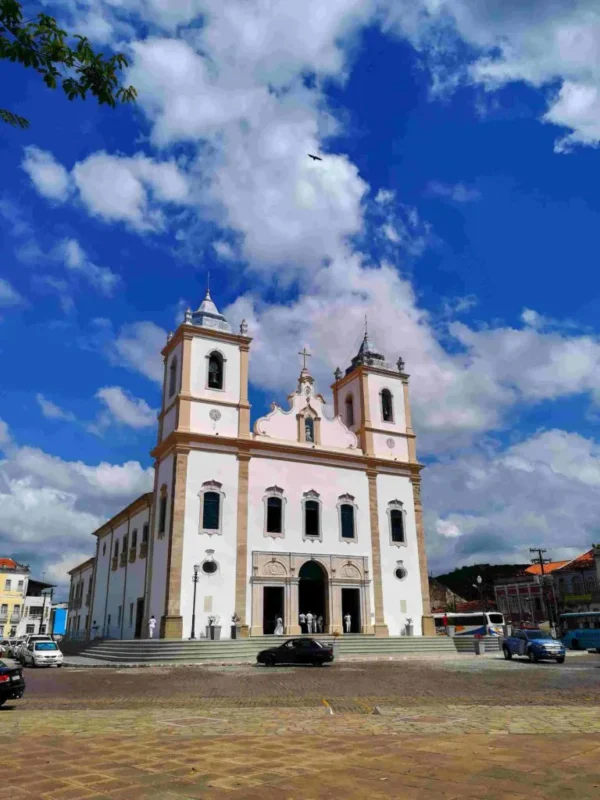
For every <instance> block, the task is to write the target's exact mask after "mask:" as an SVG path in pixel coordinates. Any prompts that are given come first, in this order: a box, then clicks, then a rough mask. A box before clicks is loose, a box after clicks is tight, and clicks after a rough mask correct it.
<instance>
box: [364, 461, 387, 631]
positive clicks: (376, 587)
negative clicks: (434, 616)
mask: <svg viewBox="0 0 600 800" xmlns="http://www.w3.org/2000/svg"><path fill="white" fill-rule="evenodd" d="M367 478H368V480H369V515H370V519H371V553H372V557H371V562H372V571H371V574H372V575H373V594H374V598H375V631H374V632H375V636H389V635H390V632H389V630H388V626H387V625H386V624H385V616H384V612H383V583H382V577H381V540H380V537H379V501H378V498H377V470H376V469H369V470H367Z"/></svg>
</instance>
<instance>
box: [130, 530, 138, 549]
mask: <svg viewBox="0 0 600 800" xmlns="http://www.w3.org/2000/svg"><path fill="white" fill-rule="evenodd" d="M131 547H132V548H134V547H137V528H134V529H133V531H132V532H131Z"/></svg>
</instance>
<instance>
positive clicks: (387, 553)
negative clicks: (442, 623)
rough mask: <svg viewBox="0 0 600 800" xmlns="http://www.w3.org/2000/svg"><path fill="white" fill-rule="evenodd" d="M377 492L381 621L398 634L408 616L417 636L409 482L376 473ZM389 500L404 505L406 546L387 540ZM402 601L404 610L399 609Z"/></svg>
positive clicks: (418, 600) (419, 610)
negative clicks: (400, 567)
mask: <svg viewBox="0 0 600 800" xmlns="http://www.w3.org/2000/svg"><path fill="white" fill-rule="evenodd" d="M377 495H378V503H379V534H380V542H381V566H382V570H381V572H382V576H381V577H382V587H383V607H384V614H385V622H386V624H387V626H388V628H389V632H390V636H398V635H400V633H401V631H402V629H403V628H404V626H405V624H406V621H407V619H408V618H409V617H410V618H411V619H412V625H413V626H414V633H415V634H416V635H420V634H421V617H422V614H423V601H422V596H421V578H420V574H419V552H418V547H417V529H416V524H415V509H414V501H413V491H412V484H411V482H410V480H409V478H407V477H404V476H395V475H382V474H380V475H378V476H377ZM392 500H399V501H400V502H401V503H402V504H403V506H404V510H405V538H406V546H404V545H403V546H400V547H398V546H396V545H392V544H391V543H390V525H389V517H388V514H387V506H388V503H389V502H390V501H392ZM398 561H402V562H403V566H404V569H405V570H406V577H404V578H403V579H402V580H398V578H396V575H395V571H396V568H397V567H398V564H397V562H398ZM404 603H406V606H405V608H406V611H403V608H404Z"/></svg>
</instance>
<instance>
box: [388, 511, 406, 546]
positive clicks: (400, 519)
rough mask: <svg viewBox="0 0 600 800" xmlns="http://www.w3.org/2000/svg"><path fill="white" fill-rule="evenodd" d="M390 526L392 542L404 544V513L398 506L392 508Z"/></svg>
mask: <svg viewBox="0 0 600 800" xmlns="http://www.w3.org/2000/svg"><path fill="white" fill-rule="evenodd" d="M390 527H391V530H392V542H396V543H397V544H404V514H403V512H402V511H400V510H399V509H397V508H392V510H391V511H390Z"/></svg>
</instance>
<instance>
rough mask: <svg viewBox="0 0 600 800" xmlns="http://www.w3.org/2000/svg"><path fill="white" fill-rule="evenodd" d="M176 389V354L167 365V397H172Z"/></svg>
mask: <svg viewBox="0 0 600 800" xmlns="http://www.w3.org/2000/svg"><path fill="white" fill-rule="evenodd" d="M176 389H177V356H173V358H172V359H171V364H170V366H169V397H173V395H174V394H175V391H176Z"/></svg>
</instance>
